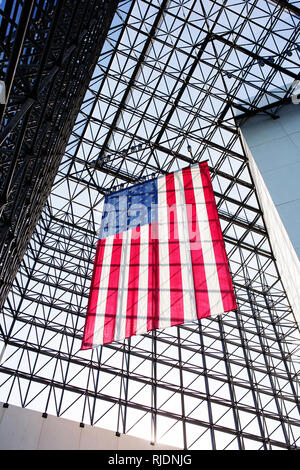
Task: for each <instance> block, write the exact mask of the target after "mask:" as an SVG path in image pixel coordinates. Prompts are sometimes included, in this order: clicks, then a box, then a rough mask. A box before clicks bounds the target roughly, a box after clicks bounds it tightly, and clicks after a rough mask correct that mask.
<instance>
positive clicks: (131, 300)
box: [125, 227, 141, 338]
mask: <svg viewBox="0 0 300 470" xmlns="http://www.w3.org/2000/svg"><path fill="white" fill-rule="evenodd" d="M140 233H141V230H140V227H136V228H134V229H133V230H132V234H131V246H130V260H129V276H128V294H127V310H126V331H125V337H126V338H129V337H130V336H133V335H136V325H137V309H138V299H139V272H140V244H141V237H140Z"/></svg>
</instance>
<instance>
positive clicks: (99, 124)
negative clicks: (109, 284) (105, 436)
mask: <svg viewBox="0 0 300 470" xmlns="http://www.w3.org/2000/svg"><path fill="white" fill-rule="evenodd" d="M298 3H299V2H298ZM299 28H300V25H299V9H298V7H297V2H293V3H288V2H284V1H267V0H253V1H245V2H244V1H237V0H228V1H222V2H221V1H210V0H205V1H202V2H199V1H193V0H187V1H184V0H183V1H172V2H170V1H165V0H163V1H151V2H150V1H144V0H137V1H121V2H119V4H118V8H117V11H116V14H115V16H114V19H113V21H112V23H111V27H110V29H109V32H108V34H107V37H106V41H105V43H104V44H103V47H102V50H101V53H100V55H99V57H98V61H97V65H96V66H95V69H94V71H93V75H92V78H91V80H90V82H89V85H88V88H87V91H86V94H85V96H84V99H83V102H82V104H81V109H80V111H79V113H78V115H77V118H76V121H75V124H74V126H73V130H72V133H71V136H70V138H69V141H68V144H67V146H66V149H65V152H64V155H63V157H62V159H61V163H60V167H59V169H58V172H57V175H56V178H55V181H54V184H53V186H52V190H51V194H50V196H49V198H48V201H47V203H46V205H45V207H44V209H43V212H42V215H41V217H40V218H39V221H38V224H37V226H36V229H35V231H34V234H33V236H32V238H31V241H30V244H29V246H28V249H27V251H26V254H25V256H24V259H23V260H22V262H21V265H20V269H19V271H18V274H17V277H16V278H15V281H14V284H13V286H12V289H11V291H10V293H9V296H8V299H7V302H6V303H5V305H4V307H3V317H2V319H1V322H2V323H1V329H2V330H1V331H2V336H3V340H4V344H5V347H4V348H3V355H2V358H1V366H0V397H1V400H2V401H4V402H7V403H15V404H18V405H20V406H23V407H28V408H32V409H36V410H39V411H41V412H46V413H50V414H54V415H57V416H61V417H66V418H71V419H75V420H78V421H79V422H82V423H88V424H93V425H94V426H100V427H104V428H109V429H113V430H115V431H116V432H117V433H128V434H133V435H136V436H143V437H144V438H146V439H148V440H149V441H151V442H161V443H163V442H165V443H168V444H173V445H176V446H178V447H179V448H184V449H191V450H192V449H277V448H285V449H296V448H299V447H300V445H299V438H300V432H299V431H300V421H299V398H298V397H299V370H298V361H297V358H299V355H298V349H299V331H298V329H297V325H296V322H295V319H294V316H293V312H292V310H291V307H290V305H289V302H288V299H287V296H286V293H285V290H284V286H283V285H282V283H281V281H280V276H279V274H278V270H277V267H276V260H275V259H274V255H273V252H272V248H271V246H270V241H269V237H268V233H267V230H266V227H265V223H264V219H263V213H262V210H261V207H260V204H259V202H258V200H257V197H256V191H255V185H254V182H253V180H252V177H251V174H250V173H249V168H248V161H247V156H246V154H245V152H244V149H243V147H242V142H241V138H240V131H239V128H238V126H237V124H236V119H235V114H239V119H240V120H242V121H243V120H244V119H247V118H248V117H249V116H251V115H253V114H256V113H262V112H263V113H266V114H268V115H269V116H270V119H272V118H277V117H278V113H279V112H280V108H281V106H283V105H284V104H285V103H287V102H289V101H290V96H291V93H292V92H293V89H292V86H291V85H290V84H291V83H292V82H293V81H295V80H297V79H298V76H299V75H298V74H299V66H298V63H299V55H300V54H299V49H300V48H299V47H298V44H297V39H298V37H299ZM204 159H208V161H209V166H210V170H211V175H212V181H213V187H214V192H215V196H216V201H217V206H218V211H219V215H220V221H221V226H222V230H223V234H224V240H225V245H226V251H227V254H228V258H229V263H230V269H231V272H232V277H233V283H234V288H235V292H236V298H237V303H238V310H237V312H229V313H227V314H225V315H223V316H221V317H218V318H216V319H210V320H208V319H205V320H202V321H200V322H197V323H196V322H195V323H191V324H186V325H182V326H180V327H172V328H168V329H165V330H159V331H154V332H151V333H149V334H147V335H143V336H138V337H133V338H131V339H128V340H126V341H123V342H122V343H112V344H111V345H108V346H105V347H100V348H96V349H94V350H92V351H80V344H81V338H82V334H83V327H84V319H85V312H86V306H87V300H88V293H89V286H90V279H91V274H92V268H93V259H94V254H95V247H96V240H97V236H98V229H99V225H100V214H101V204H102V201H103V197H104V195H105V194H107V193H108V192H110V191H113V190H115V189H119V188H121V187H124V185H130V184H132V183H136V182H139V181H144V180H145V179H147V178H149V177H150V178H151V177H153V176H156V175H159V174H164V173H168V172H170V171H174V170H177V169H179V168H182V167H184V166H187V165H190V164H192V163H195V162H197V161H201V160H204Z"/></svg>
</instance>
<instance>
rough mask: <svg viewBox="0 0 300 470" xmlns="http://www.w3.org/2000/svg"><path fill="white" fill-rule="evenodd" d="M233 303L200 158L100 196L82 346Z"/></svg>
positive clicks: (207, 314)
mask: <svg viewBox="0 0 300 470" xmlns="http://www.w3.org/2000/svg"><path fill="white" fill-rule="evenodd" d="M234 309H236V301H235V296H234V292H233V287H232V281H231V276H230V271H229V266H228V261H227V256H226V251H225V245H224V240H223V235H222V231H221V226H220V221H219V217H218V213H217V207H216V202H215V198H214V194H213V189H212V183H211V179H210V175H209V169H208V165H207V162H202V163H199V164H196V165H194V166H192V167H188V168H184V169H182V170H180V171H176V172H174V173H170V174H167V175H164V176H160V177H158V178H155V179H152V180H149V181H146V182H144V183H139V184H136V185H134V186H132V187H129V188H127V189H124V190H121V191H117V192H115V193H112V194H110V195H108V196H106V198H105V202H104V209H103V214H102V221H101V227H100V236H99V240H98V244H97V250H96V258H95V263H94V271H93V277H92V283H91V290H90V296H89V303H88V310H87V317H86V324H85V330H84V336H83V341H82V346H81V349H90V348H92V347H95V346H99V345H102V344H107V343H111V342H113V341H120V340H123V339H125V338H129V337H131V336H133V335H140V334H144V333H147V332H148V331H151V330H155V329H161V328H168V327H170V326H173V325H179V324H182V323H187V322H192V321H195V320H197V319H200V318H204V317H214V316H216V315H219V314H222V313H224V312H228V311H230V310H234Z"/></svg>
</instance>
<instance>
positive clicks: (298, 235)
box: [241, 103, 300, 258]
mask: <svg viewBox="0 0 300 470" xmlns="http://www.w3.org/2000/svg"><path fill="white" fill-rule="evenodd" d="M279 116H280V118H279V119H275V120H274V119H272V118H271V117H269V116H267V115H257V116H253V117H251V118H250V119H248V120H247V121H246V122H245V123H244V124H243V125H242V127H241V130H242V133H243V136H244V138H245V141H246V142H247V145H248V147H249V149H250V151H251V153H252V155H253V158H254V160H255V163H256V164H257V166H258V169H259V171H260V173H261V175H262V177H263V180H264V182H265V184H266V186H267V188H268V190H269V192H270V195H271V198H272V200H273V202H274V204H275V206H276V208H277V210H278V213H279V215H280V218H281V220H282V222H283V224H284V226H285V228H286V230H287V232H288V235H289V238H290V240H291V242H292V244H293V246H294V249H295V251H296V253H297V254H298V257H299V258H300V104H298V105H296V104H292V103H291V104H288V105H286V106H284V107H282V108H281V109H280V110H279Z"/></svg>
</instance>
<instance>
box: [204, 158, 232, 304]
mask: <svg viewBox="0 0 300 470" xmlns="http://www.w3.org/2000/svg"><path fill="white" fill-rule="evenodd" d="M199 168H200V174H201V178H202V186H203V192H204V197H205V203H206V209H207V215H208V220H209V226H210V232H211V238H212V242H213V248H214V253H215V259H216V265H217V272H218V277H219V284H220V290H221V295H222V301H223V307H224V312H228V311H230V310H234V309H236V308H237V305H236V300H235V296H234V291H233V286H232V280H231V276H230V271H229V265H228V260H227V255H226V250H225V244H224V239H223V234H222V230H221V225H220V220H219V216H218V210H217V205H216V201H215V197H214V193H213V187H212V183H211V179H210V174H209V169H208V164H207V162H203V163H201V164H199Z"/></svg>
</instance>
